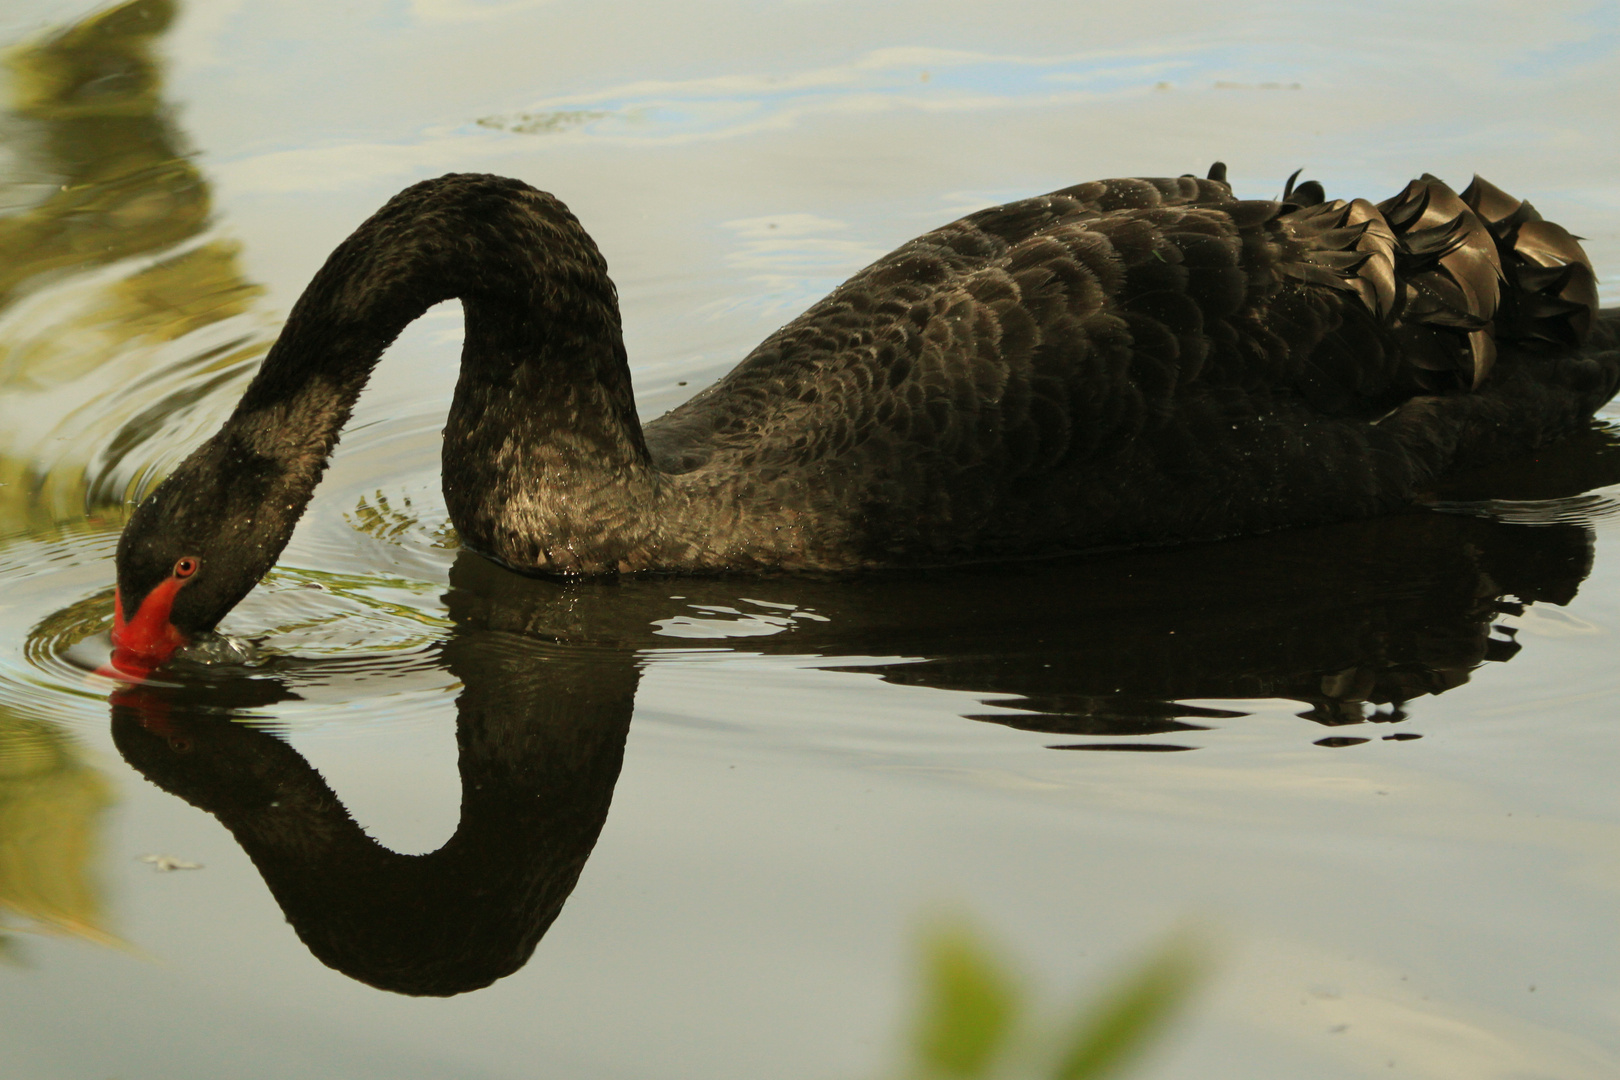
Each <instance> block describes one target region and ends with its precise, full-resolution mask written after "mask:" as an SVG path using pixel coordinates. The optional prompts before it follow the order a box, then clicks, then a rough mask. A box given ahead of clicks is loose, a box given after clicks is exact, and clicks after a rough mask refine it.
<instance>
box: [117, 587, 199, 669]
mask: <svg viewBox="0 0 1620 1080" xmlns="http://www.w3.org/2000/svg"><path fill="white" fill-rule="evenodd" d="M184 584H185V581H184V580H183V579H181V578H175V577H171V578H167V579H165V580H164V581H162V582H159V583H158V586H157V588H155V589H153V590H152V591H151V592H149V593H147V594H146V599H144V600H142V601H141V606H140V607H139V608H138V609H137V610H136V612H135V616H134V618H131V619H125V618H124V597H123V594H122V592H120V591H114V593H113V630H112V643H113V653H112V671H110V672H108V674H111V675H112V676H113V677H114V678H117V677H120V676H123V675H133V676H135V677H136V678H138V679H143V678H145V677H146V676H148V675H150V674H151V673H152V672H153V671H156V670H157V669H158V668H160V667H162V666H163V664H164V663H165V662H167V661H168V659H169V657H171V656H173V655H174V654H175V652H176V650H178V649H179V648H180V647H181V646H183V645H185V644H186V636H185V635H184V634H182V633H181V632H180V631H179V630H177V629H175V627H174V624H173V623H172V622H170V621H169V613H170V612H171V611H172V610H173V609H174V596H175V593H177V592H179V591H180V587H181V586H182V585H184Z"/></svg>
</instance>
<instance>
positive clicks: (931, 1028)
mask: <svg viewBox="0 0 1620 1080" xmlns="http://www.w3.org/2000/svg"><path fill="white" fill-rule="evenodd" d="M924 950H925V955H924V959H923V962H924V969H923V979H924V986H923V1007H922V1014H921V1016H920V1017H919V1018H918V1024H917V1030H916V1043H915V1049H916V1058H917V1065H918V1072H919V1073H921V1075H923V1076H948V1077H981V1076H986V1075H988V1074H989V1070H990V1067H991V1066H992V1065H993V1064H994V1062H995V1059H996V1057H997V1055H998V1054H1000V1053H1001V1052H1002V1051H1003V1050H1004V1049H1005V1047H1006V1045H1007V1043H1008V1041H1009V1038H1010V1036H1011V1035H1012V1031H1013V1026H1014V1024H1015V1023H1016V1021H1017V1018H1018V1012H1019V1007H1020V1004H1021V1003H1020V1001H1019V995H1018V992H1017V989H1016V988H1015V986H1014V984H1013V980H1012V978H1011V976H1010V975H1009V974H1008V973H1007V971H1006V969H1005V968H1004V967H1003V966H1002V964H1001V963H1000V962H999V961H998V960H997V959H996V958H995V957H994V956H992V955H991V954H990V951H989V949H988V948H986V946H985V945H984V944H983V942H982V941H981V939H980V938H979V936H978V935H977V934H976V933H974V931H972V930H971V929H970V928H968V927H967V926H966V925H965V924H960V923H957V924H944V925H941V926H940V927H938V928H936V929H935V930H934V931H933V932H932V933H931V934H929V936H928V937H927V939H926V940H925V942H924Z"/></svg>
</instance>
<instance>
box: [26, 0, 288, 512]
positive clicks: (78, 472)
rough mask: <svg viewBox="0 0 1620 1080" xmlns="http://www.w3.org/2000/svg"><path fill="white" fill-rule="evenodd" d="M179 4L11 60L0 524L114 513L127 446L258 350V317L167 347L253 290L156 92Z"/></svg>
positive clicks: (135, 3) (112, 18) (89, 25)
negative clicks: (164, 43) (254, 324)
mask: <svg viewBox="0 0 1620 1080" xmlns="http://www.w3.org/2000/svg"><path fill="white" fill-rule="evenodd" d="M176 10H177V5H176V4H175V2H174V0H130V2H128V3H124V4H120V5H118V6H116V7H113V8H110V9H108V10H106V11H102V12H99V13H97V14H94V15H91V16H89V17H87V18H86V19H84V20H82V21H81V22H78V23H76V24H74V25H72V26H70V27H68V28H66V29H64V30H61V31H58V32H56V33H53V34H50V35H47V36H45V37H44V38H42V39H39V40H36V41H32V42H29V43H25V44H23V45H21V46H18V47H16V48H13V49H12V50H11V51H10V52H9V53H8V54H7V55H6V57H5V64H6V68H7V69H8V74H9V77H10V78H9V86H8V98H9V100H8V102H7V107H6V109H5V112H4V113H3V114H0V139H4V141H5V143H6V150H7V151H8V153H7V154H5V155H0V207H9V208H14V209H12V212H10V213H9V214H6V215H5V216H0V484H3V485H4V486H3V487H0V536H7V535H15V534H17V533H19V532H30V531H38V530H40V529H48V528H51V527H53V526H59V525H61V524H63V523H67V522H72V521H75V520H78V519H81V518H82V517H83V516H84V514H85V513H86V511H87V510H92V511H93V510H96V509H105V510H109V511H112V512H114V513H116V512H117V510H118V508H119V507H120V506H121V505H122V503H123V496H124V494H125V489H126V488H127V487H128V486H129V484H130V483H131V482H132V481H134V482H139V481H141V480H143V479H145V477H142V476H133V477H132V476H130V475H129V472H130V470H129V469H127V468H123V467H122V466H124V465H125V462H126V459H127V458H128V455H129V453H130V451H131V450H133V449H134V448H135V447H137V446H140V445H141V444H143V443H146V442H147V441H148V440H150V439H151V438H152V437H153V436H155V435H158V434H160V433H162V432H164V431H165V429H166V426H167V425H168V423H169V422H170V421H171V420H172V419H173V418H174V417H175V415H177V414H178V413H180V412H182V411H184V410H185V409H186V408H187V407H188V406H190V405H192V404H194V403H195V401H196V400H197V399H198V398H199V397H201V396H202V395H203V394H204V393H206V392H207V391H208V390H210V389H212V388H213V387H214V386H215V385H217V383H218V382H219V381H222V380H223V379H224V378H228V376H229V375H230V374H232V373H238V372H240V371H241V370H242V369H243V368H244V367H245V366H246V365H248V364H249V363H251V362H252V361H253V360H255V359H256V358H257V357H258V356H259V355H260V354H262V353H263V351H264V349H265V347H266V336H265V335H264V334H262V333H255V332H253V330H252V329H245V330H243V331H240V332H239V333H238V334H236V335H235V336H234V337H231V336H224V337H220V338H217V339H215V340H209V341H203V340H200V339H199V340H197V341H195V342H188V343H186V344H184V345H181V346H180V347H178V348H169V347H167V346H170V345H171V344H173V343H178V342H180V341H181V339H184V338H187V337H188V336H189V335H193V334H197V333H198V332H200V331H204V330H206V329H208V328H211V327H214V326H216V324H220V323H222V322H224V321H225V320H228V319H231V318H233V317H236V316H241V315H244V314H246V313H247V312H248V311H249V308H250V305H251V304H252V302H253V301H254V299H255V298H256V297H257V296H258V295H259V294H260V293H261V292H262V289H261V288H260V287H259V286H257V285H254V284H252V283H250V282H248V281H246V280H244V278H243V277H242V273H241V269H240V267H239V265H238V248H237V245H236V244H235V243H234V242H232V241H230V240H227V239H224V238H220V237H217V236H211V235H209V230H210V226H211V215H212V200H211V197H210V193H209V186H208V183H207V181H206V180H205V179H204V177H203V176H202V175H201V173H199V172H198V170H197V168H196V166H195V165H193V164H192V162H191V161H190V160H189V159H188V158H187V149H186V146H185V141H184V139H183V137H182V136H181V134H180V133H179V131H178V130H177V129H176V127H175V125H174V123H173V122H172V120H171V118H170V109H169V106H168V105H167V103H166V102H165V100H164V96H163V78H162V76H163V72H162V66H161V63H160V61H159V59H158V57H157V55H156V51H155V44H156V42H157V40H158V38H159V37H160V36H161V35H162V34H163V33H164V32H165V31H166V30H168V28H169V27H170V25H171V24H172V23H173V21H174V18H175V13H176ZM115 477H118V478H121V479H114V478H115Z"/></svg>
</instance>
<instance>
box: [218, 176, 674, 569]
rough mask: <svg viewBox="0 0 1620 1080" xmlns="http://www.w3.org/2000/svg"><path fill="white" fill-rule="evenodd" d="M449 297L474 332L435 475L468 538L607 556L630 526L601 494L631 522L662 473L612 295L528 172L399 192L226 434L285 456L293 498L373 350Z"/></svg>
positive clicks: (545, 552) (559, 207)
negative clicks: (520, 177)
mask: <svg viewBox="0 0 1620 1080" xmlns="http://www.w3.org/2000/svg"><path fill="white" fill-rule="evenodd" d="M451 298H459V299H460V300H461V302H462V307H463V309H464V312H465V318H466V337H465V344H464V347H463V350H462V358H461V376H460V379H459V381H458V383H457V387H456V393H455V399H454V402H453V403H452V406H451V410H450V419H449V423H448V425H447V426H446V429H445V440H446V441H445V449H444V457H445V460H444V486H445V495H446V498H447V501H448V503H449V509H450V517H451V520H452V522H453V523H454V524H455V526H456V529H457V531H458V532H459V533H460V535H461V539H462V542H463V543H464V544H466V545H467V546H469V547H472V548H473V549H475V550H477V551H480V552H482V553H484V554H487V555H491V556H493V557H495V558H497V559H499V560H500V561H503V562H507V563H509V564H511V565H514V566H518V567H521V568H525V569H533V568H540V569H556V570H562V571H571V570H584V571H601V570H608V569H613V568H614V565H615V564H616V563H617V562H618V561H619V560H620V559H621V558H622V556H621V554H620V552H619V550H618V549H619V548H620V547H629V546H633V545H634V544H635V543H636V542H637V541H638V540H639V539H640V537H639V535H636V534H637V532H638V530H637V528H636V527H635V522H634V521H633V520H627V521H625V524H624V527H623V528H622V529H621V530H620V531H619V533H617V534H615V533H612V532H611V531H609V532H607V533H604V530H603V529H602V528H601V518H600V516H599V515H597V514H596V513H594V512H593V507H594V505H595V504H596V503H597V502H598V500H602V501H606V500H608V499H611V501H612V502H613V503H614V504H615V505H617V506H619V507H620V508H621V513H620V515H619V517H620V518H621V519H623V518H626V517H627V515H624V514H623V512H622V508H623V507H624V506H626V505H630V506H636V505H640V504H643V503H645V502H646V501H647V500H648V499H649V498H650V494H651V488H652V487H653V485H654V482H655V479H656V474H655V473H654V471H653V470H652V468H651V466H650V461H649V458H648V454H647V448H646V444H645V443H644V441H643V439H642V433H641V423H640V420H639V419H638V417H637V415H636V408H635V399H634V396H633V393H632V391H631V385H630V371H629V366H628V364H627V363H626V359H625V354H624V344H623V340H622V336H621V331H620V325H619V309H618V297H617V294H616V292H615V290H614V287H613V283H612V281H610V280H609V278H608V276H607V264H606V262H605V261H604V260H603V258H602V255H601V253H600V252H599V251H598V250H597V248H596V245H595V244H594V243H592V241H591V239H590V237H589V236H588V235H586V233H585V231H584V229H582V228H581V227H580V224H579V222H578V221H577V220H576V219H575V218H574V216H573V215H572V214H570V213H569V212H568V209H567V208H566V207H565V206H563V204H562V203H560V202H559V201H557V200H556V199H555V198H553V197H552V196H550V195H547V194H545V193H544V192H539V191H536V190H534V189H533V188H531V187H529V186H528V185H526V184H523V183H521V182H520V181H516V180H508V179H504V178H500V177H493V176H475V175H451V176H444V177H440V178H439V179H437V180H429V181H424V182H423V183H420V184H417V185H415V186H413V187H410V188H407V189H406V190H405V191H403V192H401V193H400V194H399V195H397V196H395V197H394V198H393V199H391V200H390V201H389V202H388V204H387V205H385V206H384V207H383V208H382V209H381V210H379V211H378V212H377V213H376V214H374V215H373V216H372V217H371V218H370V219H369V220H368V221H366V222H365V223H364V224H363V225H361V226H360V228H359V229H357V230H356V231H355V232H354V234H353V235H352V236H350V237H349V238H348V239H347V240H345V241H344V242H343V243H342V244H341V245H339V247H338V248H337V250H336V251H334V252H333V253H332V255H331V257H330V258H329V259H327V261H326V264H325V265H324V266H322V268H321V269H320V271H319V272H318V273H317V274H316V275H315V277H314V279H313V280H312V281H311V282H310V284H309V287H308V288H307V289H306V290H305V291H304V294H303V296H301V297H300V298H299V300H298V303H297V304H296V305H295V306H294V307H293V310H292V313H291V315H290V316H289V317H288V320H287V324H286V327H285V328H284V329H283V331H282V333H281V336H280V338H279V339H278V340H277V342H276V344H275V346H274V347H273V348H272V349H271V350H270V354H269V355H268V356H267V357H266V359H265V362H264V365H263V367H262V368H261V369H260V371H259V373H258V375H257V377H255V378H254V380H253V382H252V384H251V385H250V386H249V387H248V389H247V392H246V393H245V394H244V395H243V398H242V401H241V403H240V404H239V405H238V406H237V409H236V411H235V413H234V414H232V416H231V418H230V420H229V421H228V422H227V423H226V425H225V429H224V430H223V431H222V432H221V433H220V436H219V437H218V438H220V439H221V440H222V441H224V442H225V443H226V444H227V445H235V446H243V447H244V449H246V450H248V451H250V452H251V453H253V454H255V455H262V456H265V457H270V458H273V459H274V460H275V461H277V462H278V463H280V464H281V466H282V468H283V469H284V470H285V476H286V480H287V481H288V482H289V487H290V488H292V489H293V493H294V494H295V495H297V496H301V501H300V502H299V503H298V507H297V509H298V511H301V510H302V506H303V503H305V502H307V501H308V499H309V497H310V495H311V494H312V493H313V491H314V487H315V484H316V483H317V482H318V481H319V479H320V476H321V474H322V472H324V471H325V467H326V461H327V458H328V457H329V456H330V454H331V452H332V449H333V447H334V446H335V445H336V443H337V440H338V435H339V432H340V431H341V429H342V427H343V425H344V423H345V422H346V421H347V420H348V418H349V414H350V412H351V411H352V410H353V407H354V403H355V400H356V399H357V398H358V397H359V395H360V392H361V390H362V389H364V387H365V384H366V380H367V379H368V378H369V376H370V374H371V371H372V368H373V367H375V366H376V363H377V361H378V359H379V358H380V357H381V355H382V353H383V351H384V350H385V349H386V348H387V347H388V345H389V344H390V343H391V342H392V341H393V340H394V338H395V337H396V336H398V334H399V332H400V331H401V330H403V329H404V328H405V326H406V325H407V324H409V323H410V322H411V321H412V320H414V319H416V318H417V316H419V315H421V314H422V312H424V311H426V310H427V309H428V308H429V307H431V306H433V305H434V304H436V303H439V302H440V301H443V300H447V299H451ZM627 489H628V490H627ZM629 517H631V518H633V517H634V516H633V515H629ZM587 523H590V524H589V526H588V527H587ZM289 531H290V529H289Z"/></svg>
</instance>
